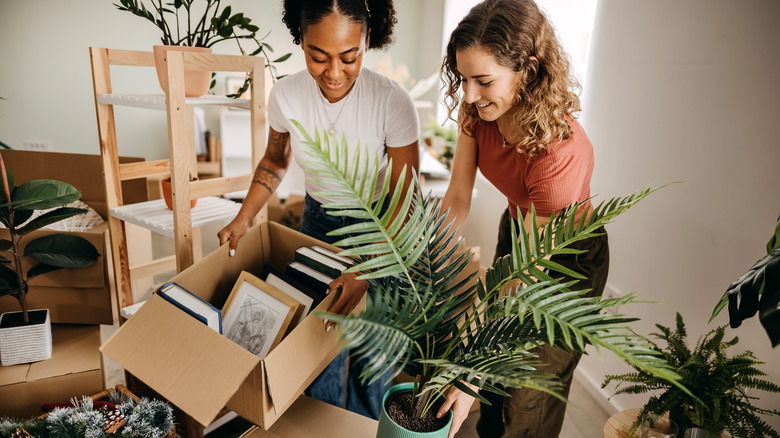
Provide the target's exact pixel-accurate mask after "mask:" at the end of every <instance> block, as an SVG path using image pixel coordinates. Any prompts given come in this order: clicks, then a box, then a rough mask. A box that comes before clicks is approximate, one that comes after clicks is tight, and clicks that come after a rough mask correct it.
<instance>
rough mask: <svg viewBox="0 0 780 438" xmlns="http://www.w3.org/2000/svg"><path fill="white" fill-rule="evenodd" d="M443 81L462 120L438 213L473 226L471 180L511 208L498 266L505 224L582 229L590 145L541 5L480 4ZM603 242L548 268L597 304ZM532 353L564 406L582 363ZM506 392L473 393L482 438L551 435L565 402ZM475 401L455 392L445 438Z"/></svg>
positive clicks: (574, 355) (447, 61) (452, 51)
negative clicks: (568, 211)
mask: <svg viewBox="0 0 780 438" xmlns="http://www.w3.org/2000/svg"><path fill="white" fill-rule="evenodd" d="M442 76H443V78H444V81H445V94H446V96H445V101H446V103H447V106H448V108H449V110H450V114H453V113H454V111H455V110H456V109H459V112H458V123H459V126H460V132H459V134H458V139H457V146H456V148H455V157H454V161H453V169H452V178H451V181H450V185H449V187H448V189H447V192H446V194H445V196H444V205H443V207H442V210H444V209H446V208H451V211H450V214H451V215H454V216H455V224H456V226H459V225H462V224H463V223H464V222H465V221H466V218H467V216H468V213H469V209H470V207H471V191H472V189H473V187H474V181H475V177H476V173H477V169H479V170H480V171H481V172H482V174H483V175H484V176H485V178H487V179H488V180H489V181H490V182H491V183H492V184H493V185H494V186H495V187H496V188H497V189H498V190H499V191H500V192H501V193H502V194H503V195H505V196H506V197H507V201H508V204H509V205H508V208H507V209H506V210H505V212H504V214H503V216H502V218H501V219H500V221H499V230H498V243H497V245H496V258H498V257H502V256H505V255H507V254H510V253H511V243H512V241H511V231H510V226H511V225H510V224H511V223H512V222H514V225H515V227H517V225H518V222H519V221H522V222H523V224H524V226H525V229H526V230H530V229H531V225H532V219H533V216H532V215H531V214H529V212H530V210H531V205H532V204H533V207H534V208H535V210H536V225H537V226H542V225H544V224H546V223H547V222H549V218H550V215H551V214H552V213H556V214H557V213H560V212H561V210H562V209H564V208H566V207H568V206H570V205H572V204H574V203H575V202H585V204H583V209H581V210H580V212H579V214H578V215H577V217H576V220H577V221H579V220H580V219H581V216H582V215H583V213H584V208H585V207H586V206H589V204H590V203H589V201H588V199H589V198H590V179H591V174H592V172H593V164H594V162H593V146H592V145H591V143H590V140H589V139H588V136H587V135H586V134H585V131H584V130H583V128H582V126H581V125H580V124H579V123H578V122H577V120H576V119H575V117H576V116H577V114H578V113H579V111H580V102H579V97H578V96H577V92H578V91H579V85H578V83H577V81H576V79H574V78H573V77H572V76H571V74H570V70H569V62H568V60H567V57H566V54H565V53H564V51H563V49H562V47H561V45H560V43H559V42H558V39H557V38H556V36H555V32H554V30H553V27H552V25H551V24H550V23H549V21H548V20H547V18H546V17H545V16H544V14H543V13H542V12H541V11H540V10H539V8H538V6H537V5H536V3H534V1H533V0H486V1H484V2H482V3H480V4H478V5H477V6H475V7H474V8H473V9H471V11H469V13H468V14H467V15H466V17H464V18H463V19H462V20H461V22H460V23H459V24H458V26H457V27H456V28H455V30H454V31H453V32H452V35H451V36H450V40H449V43H448V44H447V51H446V55H445V58H444V62H443V65H442ZM461 89H462V94H461ZM599 233H600V235H598V236H595V237H591V238H589V239H586V240H584V241H579V242H576V244H575V245H572V246H570V247H569V248H574V249H577V250H580V251H581V253H577V254H562V255H559V256H554V257H553V258H552V261H554V262H556V263H558V264H560V265H563V266H565V267H567V268H569V269H570V270H572V271H575V272H577V273H579V274H581V275H582V276H583V277H584V278H585V279H584V280H580V281H578V282H577V283H576V284H574V285H573V286H572V287H571V288H572V290H588V291H589V292H587V295H588V296H597V295H601V294H602V292H603V291H604V286H605V285H606V280H607V272H608V270H609V245H608V242H607V234H606V231H604V229H603V228H602V229H601V230H599ZM564 278H565V279H564V280H563V281H569V280H574V279H573V278H571V277H568V276H564ZM521 341H522V340H518V342H521ZM530 351H531V352H532V353H534V354H536V355H537V356H538V362H539V365H538V366H537V367H536V368H537V369H538V370H540V371H543V372H545V373H549V374H555V375H557V376H558V378H559V381H560V382H561V388H560V390H559V392H560V393H561V394H562V395H563V396H566V395H567V394H568V392H569V386H570V384H571V379H572V375H573V373H574V369H575V367H576V366H577V363H578V362H579V359H580V356H581V354H580V353H578V352H573V351H571V350H568V349H564V348H553V347H549V346H541V347H536V348H534V349H532V350H530ZM504 389H505V391H506V392H507V393H508V394H509V395H510V396H508V397H503V396H500V395H496V394H495V393H492V392H486V391H480V395H481V396H483V397H485V399H487V400H488V401H489V402H490V405H488V404H484V403H483V404H482V406H481V412H480V419H479V421H478V423H477V432H478V433H479V436H480V437H483V438H498V437H503V438H509V437H512V438H519V437H550V438H552V437H557V436H558V434H559V433H560V430H561V425H562V423H563V417H564V413H565V410H566V403H565V402H563V401H561V400H559V399H557V398H556V397H554V396H551V395H550V394H547V393H544V392H542V391H538V390H533V389H514V388H504ZM473 401H474V398H472V397H471V396H469V395H467V394H465V393H464V392H461V391H459V390H457V389H453V390H452V391H451V392H450V393H448V394H447V401H446V402H445V403H444V406H442V408H441V409H440V410H439V412H438V415H443V414H444V413H445V412H446V411H447V409H449V408H450V407H452V409H453V412H454V414H455V417H454V420H453V427H452V429H453V430H452V431H451V434H450V436H452V434H454V432H455V431H457V429H458V427H459V426H460V424H461V423H462V422H463V419H465V418H466V416H467V415H468V410H469V407H470V406H471V404H472V403H473Z"/></svg>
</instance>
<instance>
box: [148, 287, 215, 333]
mask: <svg viewBox="0 0 780 438" xmlns="http://www.w3.org/2000/svg"><path fill="white" fill-rule="evenodd" d="M159 295H160V296H161V297H162V298H163V299H164V300H165V301H167V302H169V303H171V304H173V305H174V306H176V307H178V308H179V309H181V310H183V311H185V312H186V313H187V314H188V315H190V316H192V317H193V318H195V319H197V320H198V321H200V322H202V323H203V324H206V325H207V326H208V321H207V320H206V318H204V317H203V316H201V315H198V314H197V313H195V312H193V311H192V309H190V308H189V307H187V306H185V305H184V304H182V303H180V302H178V301H176V300H174V299H173V298H171V297H169V296H168V295H167V294H166V293H165V292H163V291H161V292H160V293H159ZM220 319H221V318H220ZM220 324H222V323H221V322H220ZM220 333H222V331H221V330H220Z"/></svg>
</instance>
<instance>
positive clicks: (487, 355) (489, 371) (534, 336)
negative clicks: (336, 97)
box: [294, 122, 679, 417]
mask: <svg viewBox="0 0 780 438" xmlns="http://www.w3.org/2000/svg"><path fill="white" fill-rule="evenodd" d="M294 123H296V126H297V128H298V129H299V130H300V131H301V133H302V135H303V137H304V141H303V143H302V145H303V148H304V150H305V151H306V153H307V154H308V155H309V156H310V157H312V158H313V160H311V161H307V162H306V163H305V165H306V166H307V170H308V171H309V172H310V173H311V174H312V175H313V177H314V178H316V179H318V180H320V181H321V182H324V183H326V184H327V185H328V186H330V187H334V188H335V189H334V190H332V191H326V192H320V194H321V195H323V196H329V197H338V198H339V199H341V200H342V201H340V202H334V203H329V204H325V208H327V209H329V212H328V214H331V215H335V216H347V217H352V218H358V219H362V220H364V222H361V223H358V224H356V225H351V226H347V227H344V228H341V229H339V230H335V231H333V232H331V235H336V236H342V237H343V238H342V239H341V240H340V241H338V242H337V243H336V245H337V246H340V247H342V248H346V249H344V250H343V251H342V252H341V254H342V255H346V256H355V257H358V259H359V263H357V264H356V265H355V266H354V267H352V268H351V269H350V270H349V272H357V273H360V275H359V276H358V278H361V279H365V280H367V281H368V283H369V290H370V292H369V294H368V295H367V297H366V308H365V310H364V311H362V312H360V313H358V314H356V313H354V312H353V313H352V314H350V315H347V316H343V315H336V314H328V313H320V316H322V317H324V318H325V319H327V320H329V321H334V322H336V323H337V325H338V327H339V328H340V329H341V333H342V337H343V338H344V339H345V344H344V348H350V349H353V353H352V354H353V355H357V356H358V360H361V359H368V362H369V363H370V365H369V366H367V367H366V368H365V370H364V372H363V373H362V375H361V376H360V378H361V379H362V380H363V381H364V382H365V381H374V380H376V379H379V378H382V377H381V376H384V375H386V373H388V372H392V374H393V375H397V374H399V373H401V372H405V373H407V374H409V375H411V376H414V394H413V395H414V400H415V406H414V411H413V412H414V414H415V415H416V416H417V417H422V416H423V415H424V414H425V413H426V412H427V411H428V410H429V409H430V408H431V407H432V406H433V404H434V403H435V402H436V399H438V398H440V397H441V394H443V393H445V391H447V390H448V389H449V388H450V387H452V386H455V387H457V388H459V389H461V390H462V391H464V392H466V393H468V394H470V395H472V396H474V397H476V398H477V399H479V400H481V401H485V400H484V399H483V398H482V397H480V396H479V394H478V393H476V392H475V391H473V390H472V389H471V388H470V387H469V386H467V385H465V383H469V384H472V385H475V386H477V387H479V388H482V389H485V390H488V391H492V392H495V393H498V394H505V393H504V392H503V391H502V390H501V389H500V387H501V386H504V387H514V388H529V389H536V390H540V391H545V392H548V393H551V394H555V395H557V396H558V397H561V396H560V395H558V394H557V389H558V388H559V383H558V382H557V381H556V380H555V376H550V375H548V374H544V373H541V372H539V371H537V370H536V369H535V365H536V364H537V361H536V356H535V355H534V354H533V348H534V347H537V346H540V345H543V344H549V345H554V346H556V347H561V348H569V349H572V350H577V351H584V350H585V347H586V346H587V345H589V344H590V345H593V346H594V347H595V348H596V350H597V351H600V350H602V349H603V350H609V351H612V352H613V353H615V354H617V355H618V356H619V357H621V358H622V359H623V360H625V361H627V362H628V363H630V364H632V365H633V366H636V367H638V368H639V369H642V370H643V371H644V372H647V373H648V374H651V375H654V376H658V378H659V379H663V380H665V381H669V382H671V384H677V381H678V380H679V376H678V375H677V374H676V373H675V372H674V371H673V370H672V369H671V368H670V367H669V365H668V364H667V363H666V362H665V361H664V360H663V357H662V356H661V354H660V353H659V352H658V351H657V350H655V349H653V348H652V345H651V344H650V343H648V342H647V341H646V340H644V339H642V338H641V337H639V336H637V335H636V334H634V332H633V331H632V330H631V328H630V326H629V323H630V322H631V321H633V320H634V318H627V317H625V316H623V315H614V314H610V313H606V312H605V310H606V309H609V308H615V307H619V306H623V305H626V304H628V303H631V302H633V301H635V297H634V296H625V297H621V298H613V299H601V298H599V297H585V296H584V294H585V293H587V291H586V290H580V291H572V290H571V287H572V286H573V285H574V283H575V282H573V281H572V282H565V283H562V282H560V281H559V279H557V278H555V274H551V273H548V270H549V271H551V272H554V273H555V272H557V273H564V274H568V275H570V276H572V277H575V278H582V276H581V275H579V274H578V273H576V272H572V271H571V270H569V269H567V268H565V267H563V266H561V265H559V264H557V263H555V262H553V261H551V260H549V259H547V257H548V256H554V255H556V254H564V253H575V252H576V250H574V249H571V248H569V246H570V245H571V244H572V243H573V242H575V241H578V240H582V239H587V238H589V237H591V236H594V235H596V230H597V229H598V228H599V227H601V226H603V225H604V224H606V223H608V222H610V221H612V220H613V219H614V218H615V217H617V216H618V215H620V214H621V213H623V212H624V211H626V210H627V209H628V208H630V207H632V206H634V205H636V203H638V202H639V201H640V200H642V199H643V198H645V197H646V196H647V195H649V194H650V193H651V192H652V190H650V189H643V190H641V191H639V192H637V193H635V194H633V195H630V196H626V197H623V198H615V199H612V200H610V201H608V202H605V203H602V204H600V205H599V206H598V207H596V208H594V209H593V210H592V211H588V212H586V214H585V215H584V216H583V217H587V218H588V219H587V220H581V221H579V222H577V221H575V215H576V213H577V211H578V209H579V208H580V205H574V206H572V207H571V208H569V209H566V210H565V211H563V212H561V213H560V214H559V215H557V216H556V215H553V217H552V218H551V220H550V222H549V223H548V224H547V225H546V226H544V227H543V228H540V229H537V228H536V227H534V228H533V229H531V230H525V229H521V230H520V231H519V236H520V239H519V240H518V239H517V238H516V237H517V236H518V234H517V230H513V241H514V242H515V245H514V248H513V251H512V254H511V256H507V257H504V258H502V259H500V260H498V261H497V262H496V263H495V265H494V266H492V267H491V268H490V269H488V271H487V275H486V277H485V278H484V279H482V278H480V279H478V281H477V282H476V285H473V282H470V280H472V279H473V278H474V277H475V276H476V275H477V272H471V273H469V275H468V276H466V277H465V278H464V279H463V280H461V281H458V282H455V281H454V279H455V278H456V277H458V276H459V274H461V273H462V271H463V270H464V269H465V267H466V266H467V264H468V262H469V260H470V258H471V253H470V252H463V253H462V254H460V255H458V254H459V252H458V247H459V245H460V241H459V240H456V239H455V237H454V236H455V230H453V229H452V222H450V221H448V220H447V212H446V211H441V202H440V200H437V199H433V198H432V197H431V196H430V195H427V196H423V194H422V191H421V189H420V186H419V184H418V182H417V180H416V179H415V180H414V181H413V182H412V183H411V184H409V187H408V189H407V190H406V191H405V192H404V190H403V187H404V180H403V178H401V180H400V181H398V182H397V185H396V187H395V190H393V191H392V196H391V195H390V193H391V191H390V178H389V174H390V173H389V172H388V173H387V175H386V177H385V179H384V181H381V182H380V181H378V177H377V176H376V175H378V160H377V159H373V160H372V159H370V157H369V156H368V154H367V152H365V150H363V151H361V150H360V148H359V147H358V150H357V151H356V152H355V155H354V156H353V157H351V158H350V157H349V153H348V147H347V144H346V140H345V139H342V141H341V142H336V141H333V140H332V139H330V138H329V137H328V136H327V135H326V134H324V133H323V137H320V135H319V132H315V134H314V138H312V137H311V136H309V134H308V133H307V132H306V131H305V130H304V128H303V127H302V126H301V125H300V124H297V122H294ZM350 159H351V161H352V162H351V163H350ZM389 165H390V166H392V162H391V163H390V164H389ZM402 174H405V170H404V172H402ZM365 175H374V177H373V178H366V177H365ZM379 184H381V196H380V198H379V199H384V200H387V208H385V209H382V204H383V202H377V203H376V206H374V200H375V199H374V193H375V189H376V188H377V186H378V185H379ZM402 192H404V193H402ZM395 212H397V214H394V213H395ZM530 214H532V215H534V216H535V211H534V210H533V208H532V209H531V213H530ZM588 214H589V215H588ZM516 280H519V281H520V282H522V286H512V285H510V283H512V282H514V283H518V281H516Z"/></svg>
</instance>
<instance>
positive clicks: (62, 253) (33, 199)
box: [0, 155, 100, 366]
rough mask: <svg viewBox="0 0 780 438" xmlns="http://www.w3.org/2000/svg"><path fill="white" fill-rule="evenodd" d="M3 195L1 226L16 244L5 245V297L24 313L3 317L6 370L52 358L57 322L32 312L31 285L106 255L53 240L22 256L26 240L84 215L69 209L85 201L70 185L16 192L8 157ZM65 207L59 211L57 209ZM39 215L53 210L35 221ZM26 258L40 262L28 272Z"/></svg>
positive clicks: (39, 241) (37, 185)
mask: <svg viewBox="0 0 780 438" xmlns="http://www.w3.org/2000/svg"><path fill="white" fill-rule="evenodd" d="M0 170H1V171H2V179H3V186H2V195H0V222H2V224H3V225H4V226H5V227H6V228H8V231H9V234H10V239H9V240H6V239H0V252H2V253H10V259H8V258H6V257H4V256H2V255H0V297H2V296H6V295H10V296H12V297H14V298H16V299H17V300H18V301H19V305H20V306H21V311H20V312H6V313H3V314H2V316H0V358H2V364H3V365H4V366H7V365H16V364H20V363H29V362H36V361H39V360H44V359H48V358H50V357H51V348H52V344H51V322H50V318H49V311H48V309H36V310H28V308H27V299H26V297H27V291H28V287H27V282H28V281H29V280H30V279H31V278H33V277H36V276H38V275H41V274H45V273H47V272H51V271H54V270H57V269H63V268H82V267H87V266H90V265H92V264H93V263H95V261H97V259H98V257H99V256H100V254H99V253H98V251H97V249H96V248H95V246H94V245H92V244H91V243H90V242H89V241H87V240H86V239H84V238H82V237H78V236H74V235H69V234H51V235H47V236H43V237H38V238H36V239H33V240H31V241H29V242H28V243H27V245H26V247H25V248H24V250H23V252H22V246H21V242H22V238H23V237H24V236H26V235H28V234H29V233H31V232H32V231H35V230H37V229H39V228H41V227H45V226H46V225H49V224H52V223H55V222H58V221H60V220H63V219H66V218H69V217H71V216H75V215H77V214H81V213H84V212H85V211H86V210H84V209H83V208H71V207H63V206H64V205H66V204H68V203H71V202H73V201H75V200H77V199H79V198H81V192H79V191H78V190H76V188H75V187H73V186H72V185H70V184H67V183H64V182H61V181H55V180H34V181H29V182H26V183H24V184H22V185H20V186H19V187H14V177H13V175H12V174H11V173H10V172H6V169H5V164H4V163H3V159H2V155H0ZM57 207H59V208H57ZM36 210H50V211H48V212H44V213H43V214H41V215H40V216H37V217H33V213H34V212H35V211H36ZM23 257H30V258H32V259H34V260H37V262H38V263H37V264H35V265H33V266H32V267H30V268H29V269H28V270H27V272H24V269H23V266H22V259H23Z"/></svg>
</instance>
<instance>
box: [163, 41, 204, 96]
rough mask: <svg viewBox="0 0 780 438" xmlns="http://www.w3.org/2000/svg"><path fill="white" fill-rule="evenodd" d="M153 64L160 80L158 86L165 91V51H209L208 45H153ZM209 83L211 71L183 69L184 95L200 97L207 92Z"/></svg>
mask: <svg viewBox="0 0 780 438" xmlns="http://www.w3.org/2000/svg"><path fill="white" fill-rule="evenodd" d="M152 49H153V52H154V65H155V67H157V80H158V81H159V82H160V88H162V89H163V91H165V80H166V75H165V60H164V58H165V52H166V51H169V50H177V51H179V52H196V53H211V49H210V48H208V47H189V46H153V47H152ZM209 85H211V72H210V71H200V70H185V71H184V95H185V96H186V97H200V96H203V95H204V94H206V93H208V92H209Z"/></svg>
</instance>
